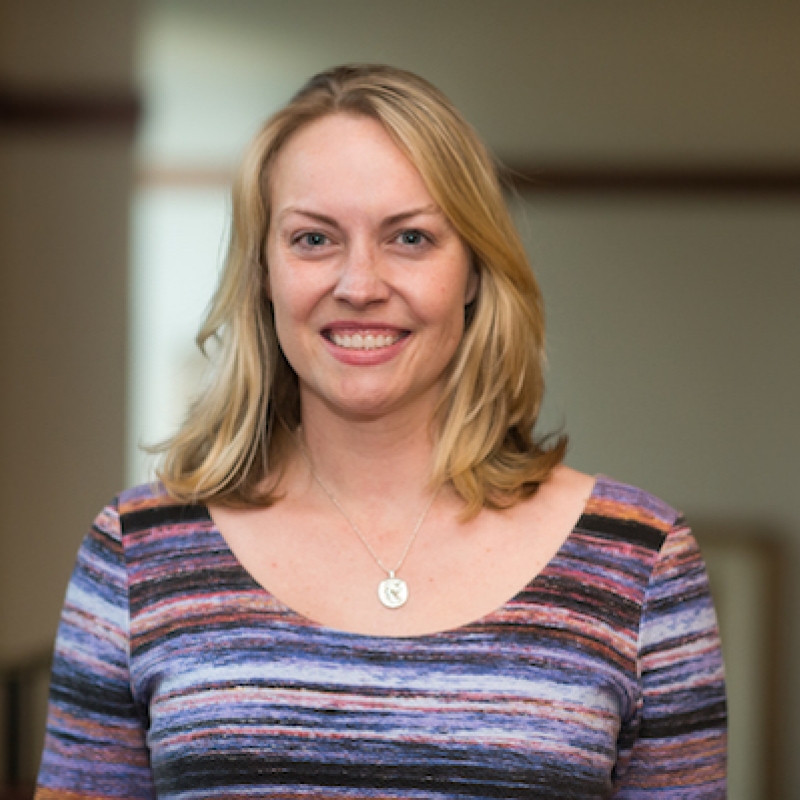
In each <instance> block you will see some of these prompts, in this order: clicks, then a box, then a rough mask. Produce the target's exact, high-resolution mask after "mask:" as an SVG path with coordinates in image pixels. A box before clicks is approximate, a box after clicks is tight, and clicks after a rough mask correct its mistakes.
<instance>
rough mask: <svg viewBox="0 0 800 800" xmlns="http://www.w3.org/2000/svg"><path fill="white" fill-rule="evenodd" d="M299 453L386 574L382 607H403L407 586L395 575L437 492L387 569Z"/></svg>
mask: <svg viewBox="0 0 800 800" xmlns="http://www.w3.org/2000/svg"><path fill="white" fill-rule="evenodd" d="M300 452H301V453H302V454H303V457H304V458H305V460H306V461H307V462H308V468H309V469H310V470H311V474H312V475H313V476H314V480H315V481H316V482H317V483H318V484H319V485H320V486H321V487H322V490H323V491H324V492H325V494H326V495H328V498H329V499H330V501H331V502H332V503H333V504H334V505H335V506H336V508H338V509H339V511H340V512H341V514H342V516H343V517H344V518H345V519H346V520H347V522H348V523H349V524H350V527H351V528H352V529H353V531H354V532H355V534H356V536H358V538H359V539H360V540H361V544H363V545H364V547H365V548H366V549H367V552H368V553H369V554H370V555H371V556H372V558H373V560H374V561H375V563H376V564H377V565H378V566H379V567H380V568H381V569H382V570H383V571H384V572H385V573H386V577H385V578H384V579H383V580H382V581H381V582H380V583H379V584H378V599H379V600H380V601H381V603H383V605H384V606H386V608H400V606H403V605H405V604H406V601H407V600H408V584H407V583H406V582H405V581H404V580H403V579H402V578H398V577H397V573H398V572H399V571H400V568H401V567H402V566H403V564H404V563H405V560H406V556H407V555H408V553H409V551H410V550H411V545H412V544H414V540H415V539H416V538H417V534H418V533H419V529H420V528H421V527H422V523H423V522H424V521H425V517H427V516H428V511H429V510H430V507H431V506H432V505H433V501H434V500H435V499H436V495H437V494H438V490H437V491H436V492H434V493H433V495H432V496H431V499H430V500H429V501H428V504H427V505H426V506H425V509H424V511H423V512H422V514H420V517H419V519H418V520H417V524H416V525H415V526H414V531H413V532H412V534H411V538H410V539H409V540H408V543H407V544H406V547H405V550H403V554H402V555H401V556H400V561H398V563H397V566H396V567H395V568H394V569H389V568H388V567H387V566H386V565H385V564H384V563H383V561H381V560H380V558H379V557H378V554H377V553H376V552H375V551H374V550H373V549H372V546H371V545H370V543H369V542H368V541H367V537H366V536H364V534H363V533H361V531H360V530H359V528H358V525H356V523H355V522H353V520H352V519H350V515H349V514H348V513H347V512H346V511H345V510H344V509H343V508H342V504H341V503H340V502H339V501H338V500H337V499H336V496H335V495H334V494H333V492H332V491H331V490H330V489H329V488H328V487H327V486H326V485H325V484H324V483H323V481H322V478H320V476H319V475H318V474H317V471H316V470H315V469H314V464H313V463H312V462H311V456H309V454H308V452H307V451H306V449H305V447H304V446H303V445H302V444H301V445H300Z"/></svg>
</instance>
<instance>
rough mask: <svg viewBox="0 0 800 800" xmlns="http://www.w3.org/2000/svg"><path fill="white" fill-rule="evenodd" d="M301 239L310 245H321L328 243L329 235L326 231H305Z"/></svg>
mask: <svg viewBox="0 0 800 800" xmlns="http://www.w3.org/2000/svg"><path fill="white" fill-rule="evenodd" d="M301 241H302V243H303V244H305V245H308V246H309V247H321V246H322V245H324V244H326V243H327V241H328V237H327V236H325V234H324V233H304V234H303V235H302V237H301Z"/></svg>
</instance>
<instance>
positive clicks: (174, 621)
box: [131, 534, 638, 798]
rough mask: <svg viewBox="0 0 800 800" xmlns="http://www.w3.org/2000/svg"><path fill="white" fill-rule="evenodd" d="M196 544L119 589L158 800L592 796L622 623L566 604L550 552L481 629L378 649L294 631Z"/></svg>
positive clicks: (607, 764) (605, 755) (621, 618)
mask: <svg viewBox="0 0 800 800" xmlns="http://www.w3.org/2000/svg"><path fill="white" fill-rule="evenodd" d="M209 536H210V537H211V538H210V539H209V541H207V542H206V545H205V546H199V547H197V548H195V549H194V550H193V551H192V552H189V553H184V558H182V559H181V560H180V562H176V563H175V564H174V565H173V567H172V569H171V570H162V571H161V572H159V573H157V574H158V579H157V580H156V573H153V575H152V580H147V579H144V576H143V575H142V576H141V577H142V578H143V580H142V581H141V582H135V583H134V585H133V586H132V600H134V601H135V602H134V603H133V604H132V619H131V625H132V629H131V632H132V651H131V667H132V676H133V680H134V683H135V687H134V688H135V693H136V696H137V699H138V700H139V702H140V703H141V704H142V707H143V709H144V711H145V713H146V714H147V716H148V725H149V729H148V744H149V747H150V752H151V761H152V765H153V771H154V775H155V777H156V781H157V784H158V785H159V791H160V794H161V795H162V796H164V797H169V796H173V795H174V796H177V795H178V794H181V793H184V792H200V793H202V792H204V791H207V790H208V789H209V787H210V785H211V783H212V782H213V783H214V785H217V786H218V787H219V789H220V793H219V796H231V797H232V796H235V795H236V788H235V787H236V786H237V785H241V784H243V783H246V784H247V785H248V786H251V787H252V786H253V782H254V781H256V782H257V784H258V791H259V796H263V797H270V796H276V797H278V796H280V797H293V796H300V794H302V793H306V794H308V793H310V794H314V796H318V797H326V796H327V797H345V796H346V797H361V796H363V797H385V796H400V797H412V796H413V797H450V796H456V795H457V794H458V795H461V796H463V795H464V794H465V793H466V795H467V796H472V797H492V796H501V797H522V796H526V797H530V796H537V792H541V795H540V796H547V797H555V798H558V797H565V798H566V797H582V798H588V797H602V796H603V795H604V794H606V793H607V790H608V787H609V786H610V780H611V775H612V772H613V767H614V763H615V759H616V742H617V739H618V736H619V734H620V730H621V728H622V727H623V726H624V725H625V724H626V721H627V720H629V719H630V717H631V716H632V714H633V713H634V711H635V707H636V702H637V697H638V694H637V692H638V689H637V684H636V674H635V624H633V617H631V618H630V619H629V618H628V617H627V616H626V615H631V614H633V616H635V613H634V611H633V608H632V607H630V608H629V607H625V606H624V604H622V605H621V604H620V602H619V600H617V606H616V607H614V605H613V602H612V599H611V598H609V605H605V606H604V605H603V604H600V605H598V603H597V600H598V597H597V595H594V596H592V594H591V592H589V594H587V595H586V596H579V595H578V594H576V589H575V584H574V581H572V580H571V579H570V575H571V570H570V569H569V568H568V567H569V564H568V559H566V556H567V555H568V554H567V553H565V554H564V557H562V559H561V561H562V562H563V563H561V562H559V559H556V560H555V561H554V562H553V563H552V564H551V565H550V566H549V567H548V570H547V571H546V572H545V573H544V574H543V575H541V576H539V577H538V578H537V580H536V581H534V582H533V583H532V584H531V585H530V586H529V587H527V588H526V589H525V590H524V591H523V592H521V593H520V594H519V595H517V596H516V597H515V598H514V599H513V600H512V601H510V602H509V603H506V604H505V605H504V606H503V608H501V609H498V611H497V612H495V613H493V614H491V615H489V616H487V617H486V618H484V619H482V620H479V621H477V622H475V623H473V624H471V625H467V626H464V627H463V628H460V629H458V630H454V631H449V632H446V633H443V634H436V635H431V636H422V637H410V638H389V637H370V636H362V635H356V634H347V633H342V632H339V631H335V630H332V629H329V628H324V627H322V626H318V625H315V624H313V623H309V622H308V621H307V620H304V619H303V618H302V617H300V616H299V615H297V614H296V613H294V612H292V611H291V610H290V609H288V608H287V607H286V606H284V605H282V604H281V603H280V602H279V601H277V600H276V599H275V598H274V597H272V596H270V595H269V594H268V593H267V592H265V591H264V590H263V589H262V588H261V587H260V586H258V585H257V584H256V583H255V582H254V581H253V580H252V578H250V577H249V575H248V574H247V573H246V572H245V571H244V570H243V569H242V568H241V566H239V565H238V564H237V562H236V561H235V559H233V557H232V556H231V555H230V553H229V552H226V551H225V549H224V547H222V546H221V545H220V544H219V542H217V543H216V546H208V545H209V544H213V543H214V542H215V541H216V540H214V539H213V536H211V534H209ZM456 785H458V786H460V787H461V789H462V790H460V791H458V792H455V791H454V786H456ZM289 787H291V788H289ZM537 787H538V789H537Z"/></svg>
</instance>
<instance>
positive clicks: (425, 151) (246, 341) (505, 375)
mask: <svg viewBox="0 0 800 800" xmlns="http://www.w3.org/2000/svg"><path fill="white" fill-rule="evenodd" d="M336 113H347V114H356V115H363V116H367V117H370V118H372V119H375V120H377V121H379V122H380V123H381V124H382V125H383V126H384V128H385V129H386V131H387V132H388V134H389V135H390V136H391V137H392V139H393V140H394V142H395V143H396V144H397V146H398V147H399V148H400V149H401V150H402V151H403V152H404V153H405V154H406V155H407V156H408V158H409V159H410V161H411V163H412V164H414V165H415V166H416V168H417V169H418V170H419V172H420V174H421V176H422V178H423V180H424V181H425V184H426V186H427V188H428V191H429V192H430V194H431V196H432V197H433V199H434V200H435V202H436V203H437V204H438V206H439V207H440V208H441V210H442V211H443V212H444V214H445V215H446V216H447V218H448V219H449V220H450V223H451V224H452V225H453V227H454V228H455V229H456V231H457V232H458V234H459V235H460V236H461V238H462V239H463V241H464V242H465V243H466V244H467V246H468V247H469V250H470V252H471V256H472V261H473V265H474V267H475V269H476V270H477V273H478V276H479V288H478V292H477V296H476V298H475V299H474V301H473V302H472V303H471V304H470V305H469V306H468V307H467V309H466V320H465V332H464V336H463V339H462V341H461V343H460V345H459V347H458V349H457V351H456V354H455V356H454V358H453V360H452V362H451V364H450V366H449V368H448V375H447V379H446V385H445V389H444V392H443V394H442V398H441V401H440V403H439V407H438V410H437V412H436V415H435V419H434V420H433V434H434V441H435V449H434V456H433V462H432V465H431V474H430V483H431V486H432V487H433V488H438V487H439V486H441V485H442V484H444V483H447V482H450V483H451V484H452V486H453V487H454V489H455V491H456V492H457V493H458V494H459V495H460V496H461V497H462V498H463V499H464V501H465V503H466V507H465V512H464V516H465V517H466V518H469V517H472V516H474V515H475V514H477V513H478V511H480V509H481V508H482V507H484V506H488V507H491V508H501V507H507V506H510V505H512V504H513V503H515V502H516V501H518V500H519V499H521V498H523V497H526V496H530V495H532V494H533V493H534V492H535V491H536V489H537V487H538V486H539V485H540V484H541V483H542V482H543V481H544V480H546V479H547V477H548V476H549V474H550V472H551V470H552V469H553V468H554V467H555V466H556V465H557V464H558V463H559V462H561V461H562V459H563V457H564V453H565V450H566V439H565V437H561V438H559V439H558V440H557V441H555V442H553V443H552V444H550V445H548V444H546V443H545V442H544V441H542V440H537V439H536V438H534V435H533V428H534V425H535V423H536V420H537V417H538V415H539V410H540V406H541V400H542V395H543V391H544V384H543V378H542V369H543V363H544V316H543V310H542V298H541V293H540V291H539V287H538V285H537V283H536V280H535V278H534V276H533V272H532V271H531V269H530V266H529V264H528V260H527V257H526V255H525V251H524V248H523V246H522V242H521V241H520V238H519V235H518V233H517V231H516V229H515V227H514V224H513V222H512V220H511V216H510V214H509V211H508V208H507V206H506V203H505V200H504V197H503V193H502V189H501V186H500V182H499V180H498V175H497V170H496V168H495V166H494V163H493V161H492V159H491V157H490V156H489V153H488V151H487V150H486V148H485V146H484V145H483V143H482V142H481V141H480V139H479V138H478V136H477V134H476V133H475V132H474V131H473V129H472V128H471V127H470V125H469V124H468V123H467V122H466V121H465V120H464V119H463V117H461V115H460V114H459V112H458V111H457V110H456V109H455V108H454V106H453V105H452V104H451V103H450V101H449V100H448V99H447V98H446V97H445V96H444V95H443V94H442V93H441V92H439V91H438V89H436V88H435V87H434V86H432V85H431V84H429V83H428V82H427V81H425V80H423V79H422V78H420V77H418V76H416V75H414V74H412V73H409V72H406V71H404V70H400V69H395V68H393V67H386V66H376V65H355V66H343V67H337V68H334V69H331V70H329V71H327V72H323V73H320V74H319V75H316V76H315V77H313V78H312V79H311V80H310V81H309V82H308V83H307V84H306V85H305V86H304V87H303V88H302V89H301V90H300V91H299V92H298V93H297V94H296V95H295V97H294V98H293V99H292V100H291V102H290V103H289V104H288V105H287V106H286V107H285V108H284V109H282V110H281V111H278V112H277V113H276V114H275V115H274V116H273V117H271V118H270V119H269V120H268V122H267V123H266V124H265V126H264V127H263V128H262V130H261V131H260V133H259V134H258V135H257V136H256V137H255V139H254V140H253V142H252V143H251V145H250V147H249V149H248V151H247V152H246V154H245V157H244V159H243V162H242V166H241V168H240V171H239V173H238V176H237V179H236V182H235V185H234V190H233V224H232V231H231V242H230V248H229V252H228V256H227V262H226V266H225V270H224V273H223V275H222V278H221V281H220V285H219V288H218V289H217V292H216V294H215V296H214V299H213V302H212V304H211V308H210V311H209V313H208V316H207V319H206V320H205V323H204V324H203V327H202V329H201V330H200V332H199V334H198V337H197V343H198V345H199V346H200V348H201V349H202V350H203V352H204V353H207V349H206V346H207V344H208V343H209V341H210V340H213V341H214V342H215V343H216V344H217V346H218V347H217V348H216V352H215V353H214V358H213V360H212V363H213V370H212V375H211V378H212V379H211V380H210V381H209V382H208V383H207V387H206V389H205V391H204V392H202V393H201V395H200V397H199V399H198V400H197V401H196V402H195V403H194V404H193V406H192V408H191V410H190V412H189V415H188V417H187V419H186V421H185V422H184V424H183V426H182V428H181V429H180V430H179V431H178V433H177V434H176V435H175V436H174V437H172V438H171V439H170V440H168V441H166V442H165V443H163V444H162V445H160V446H159V447H158V448H156V450H158V451H161V452H162V453H163V459H162V463H161V466H160V469H159V470H158V476H159V478H160V479H161V481H162V482H163V484H164V485H165V487H166V489H167V491H168V492H169V493H170V494H171V495H173V496H174V497H175V498H176V499H179V500H182V501H186V502H207V501H211V500H213V501H214V502H218V503H224V504H228V505H269V504H270V503H272V502H274V501H275V500H276V499H277V495H276V486H277V484H278V483H279V481H280V478H281V476H282V475H283V472H284V469H285V466H286V463H287V457H288V454H289V451H290V449H291V447H292V438H293V435H294V431H296V429H297V426H298V425H299V424H300V392H299V387H298V380H297V375H296V374H295V372H294V370H293V369H292V368H291V366H290V365H289V363H288V361H287V360H286V358H285V356H284V355H283V353H282V351H281V349H280V346H279V343H278V339H277V337H276V333H275V325H274V320H273V314H272V308H271V305H270V302H269V300H268V298H267V296H266V291H265V279H264V278H265V274H266V270H267V269H268V264H266V261H265V245H266V239H267V233H268V229H269V223H270V197H269V178H270V170H271V167H272V164H273V163H274V161H275V158H276V156H277V154H278V153H279V152H280V151H281V148H282V147H283V146H284V145H285V143H286V142H287V140H288V139H289V137H291V136H292V135H293V134H294V133H295V132H296V131H298V130H299V129H300V128H301V127H303V126H305V125H308V124H309V123H311V122H313V121H314V120H317V119H320V118H321V117H324V116H326V115H330V114H336Z"/></svg>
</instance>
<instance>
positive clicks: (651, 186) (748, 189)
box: [137, 165, 800, 195]
mask: <svg viewBox="0 0 800 800" xmlns="http://www.w3.org/2000/svg"><path fill="white" fill-rule="evenodd" d="M502 175H503V183H504V184H505V185H506V186H508V187H509V188H511V189H512V190H513V191H516V192H521V193H524V194H535V195H577V194H619V195H624V194H628V195H629V194H661V195H663V194H678V195H702V194H715V195H765V194H766V195H774V194H778V195H800V165H798V166H786V167H781V168H778V167H752V168H746V167H733V166H732V167H728V168H724V167H715V168H711V167H702V166H698V167H678V166H676V167H658V166H640V167H627V166H622V165H620V166H613V167H612V166H609V167H592V166H574V167H570V166H567V165H562V166H546V165H542V166H539V167H534V166H527V167H523V166H514V165H512V166H510V167H508V168H506V169H504V170H503V173H502ZM232 180H233V172H232V170H229V169H226V168H224V167H218V168H215V167H144V168H142V169H141V170H140V171H139V173H138V176H137V183H138V184H139V185H140V186H173V187H196V188H201V187H208V188H212V187H227V186H230V184H231V181H232Z"/></svg>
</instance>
